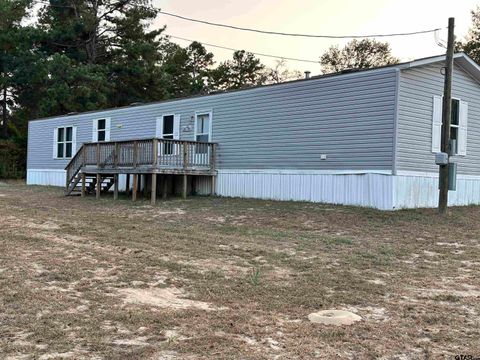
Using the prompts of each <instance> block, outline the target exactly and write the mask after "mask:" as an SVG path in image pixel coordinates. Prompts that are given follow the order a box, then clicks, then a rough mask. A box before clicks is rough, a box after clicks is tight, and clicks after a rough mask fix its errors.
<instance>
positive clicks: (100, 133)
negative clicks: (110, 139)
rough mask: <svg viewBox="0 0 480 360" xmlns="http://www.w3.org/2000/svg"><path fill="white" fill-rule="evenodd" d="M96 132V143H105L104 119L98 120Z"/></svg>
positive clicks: (105, 129) (105, 125)
mask: <svg viewBox="0 0 480 360" xmlns="http://www.w3.org/2000/svg"><path fill="white" fill-rule="evenodd" d="M97 131H98V136H97V140H98V141H105V138H106V137H105V135H106V131H107V124H106V121H105V119H100V120H98V128H97Z"/></svg>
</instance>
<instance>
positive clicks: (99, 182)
mask: <svg viewBox="0 0 480 360" xmlns="http://www.w3.org/2000/svg"><path fill="white" fill-rule="evenodd" d="M96 190H97V199H100V192H101V190H102V177H101V176H100V174H97V186H96Z"/></svg>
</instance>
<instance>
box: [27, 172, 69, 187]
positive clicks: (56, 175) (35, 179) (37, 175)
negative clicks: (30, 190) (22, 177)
mask: <svg viewBox="0 0 480 360" xmlns="http://www.w3.org/2000/svg"><path fill="white" fill-rule="evenodd" d="M65 177H66V174H65V170H60V169H27V185H51V186H65Z"/></svg>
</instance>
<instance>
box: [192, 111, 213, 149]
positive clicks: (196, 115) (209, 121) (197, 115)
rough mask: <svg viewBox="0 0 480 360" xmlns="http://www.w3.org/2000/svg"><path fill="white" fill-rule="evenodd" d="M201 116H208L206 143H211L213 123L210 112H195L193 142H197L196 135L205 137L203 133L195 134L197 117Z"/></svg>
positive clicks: (211, 112)
mask: <svg viewBox="0 0 480 360" xmlns="http://www.w3.org/2000/svg"><path fill="white" fill-rule="evenodd" d="M202 115H208V119H209V120H208V142H211V141H212V123H213V111H212V110H205V111H195V124H194V132H193V140H195V141H197V135H205V134H204V133H202V134H198V133H197V121H198V117H199V116H202Z"/></svg>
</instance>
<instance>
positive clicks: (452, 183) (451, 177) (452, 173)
mask: <svg viewBox="0 0 480 360" xmlns="http://www.w3.org/2000/svg"><path fill="white" fill-rule="evenodd" d="M448 190H452V191H455V190H457V164H456V163H450V164H448Z"/></svg>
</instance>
